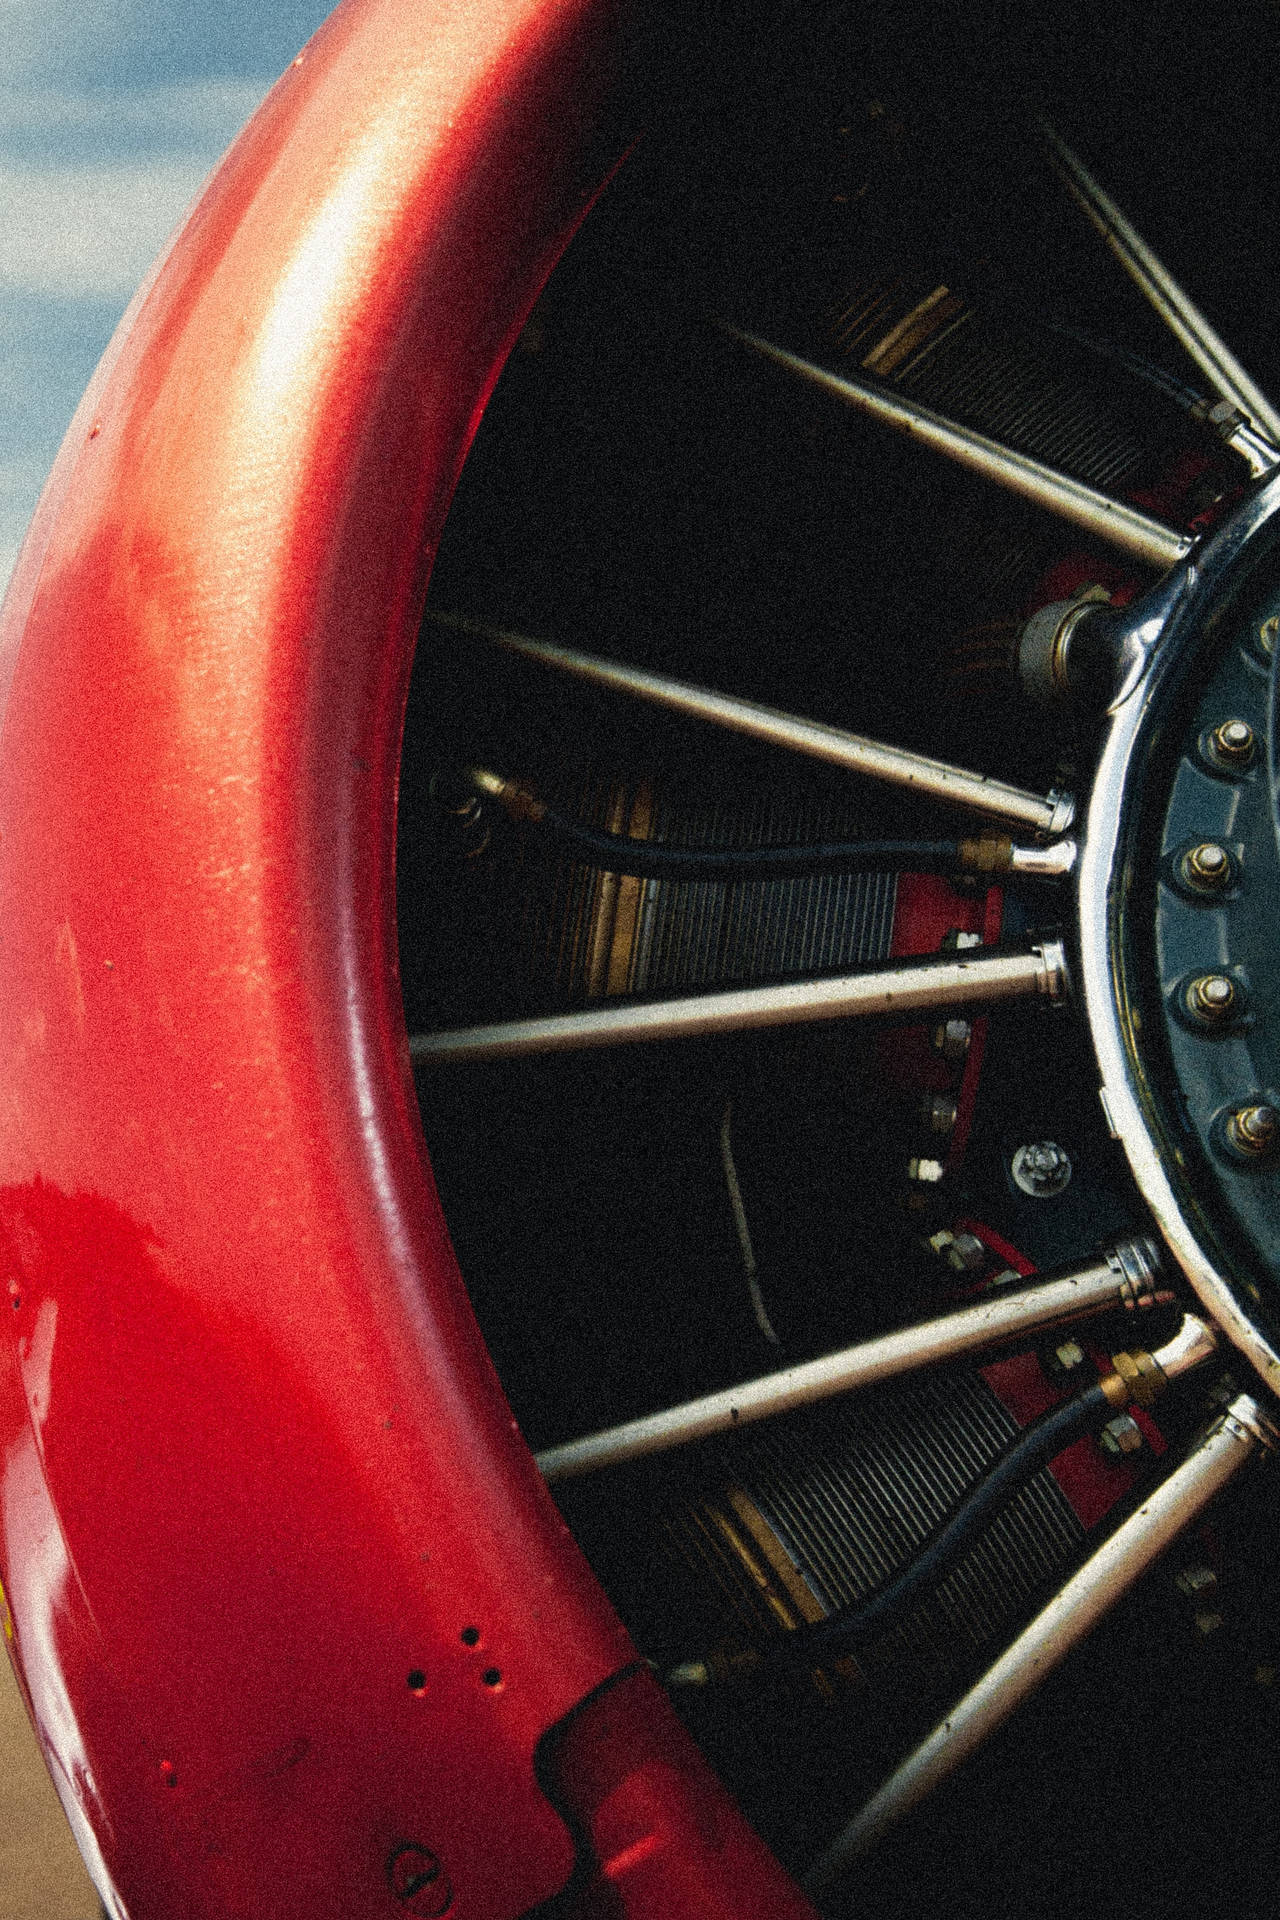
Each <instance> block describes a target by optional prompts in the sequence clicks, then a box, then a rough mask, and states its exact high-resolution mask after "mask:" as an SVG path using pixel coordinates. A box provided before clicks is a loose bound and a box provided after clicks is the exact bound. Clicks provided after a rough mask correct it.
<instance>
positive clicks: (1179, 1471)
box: [805, 1394, 1274, 1901]
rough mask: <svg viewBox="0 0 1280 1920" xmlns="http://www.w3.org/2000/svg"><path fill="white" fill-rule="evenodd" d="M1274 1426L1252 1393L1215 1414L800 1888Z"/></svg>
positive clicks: (826, 1873) (1011, 1701)
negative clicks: (1188, 1449) (1168, 1471)
mask: <svg viewBox="0 0 1280 1920" xmlns="http://www.w3.org/2000/svg"><path fill="white" fill-rule="evenodd" d="M1273 1443H1274V1442H1273V1435H1272V1432H1271V1429H1270V1426H1269V1423H1268V1422H1267V1420H1266V1418H1265V1416H1264V1415H1263V1414H1262V1411H1261V1409H1260V1408H1259V1407H1258V1405H1257V1403H1256V1402H1255V1401H1254V1400H1253V1399H1251V1397H1250V1396H1249V1395H1248V1394H1240V1395H1238V1396H1237V1398H1236V1399H1235V1400H1233V1401H1232V1402H1231V1404H1230V1406H1229V1407H1227V1408H1226V1410H1225V1411H1224V1412H1223V1413H1222V1414H1220V1415H1219V1416H1218V1418H1217V1419H1216V1420H1215V1421H1214V1422H1213V1424H1212V1425H1211V1426H1210V1427H1209V1428H1208V1430H1207V1431H1206V1432H1205V1433H1204V1434H1203V1436H1202V1437H1201V1439H1200V1440H1199V1441H1198V1442H1197V1443H1196V1445H1195V1446H1194V1447H1193V1448H1192V1450H1191V1452H1190V1453H1189V1454H1188V1455H1187V1457H1186V1459H1185V1460H1183V1461H1182V1463H1181V1464H1180V1465H1179V1466H1178V1467H1176V1468H1175V1469H1174V1471H1173V1472H1172V1473H1171V1474H1170V1475H1169V1477H1168V1478H1167V1479H1166V1480H1164V1481H1162V1482H1161V1484H1160V1485H1159V1486H1158V1487H1157V1488H1156V1489H1155V1491H1154V1492H1153V1493H1152V1494H1151V1495H1150V1497H1149V1498H1148V1499H1147V1500H1145V1501H1144V1502H1143V1504H1142V1506H1141V1507H1139V1508H1138V1510H1137V1512H1136V1513H1134V1514H1131V1515H1130V1517H1129V1518H1128V1519H1127V1520H1126V1521H1124V1522H1123V1524H1122V1525H1121V1526H1119V1527H1118V1528H1117V1529H1116V1531H1115V1533H1113V1534H1112V1535H1111V1538H1110V1539H1109V1540H1107V1541H1106V1542H1105V1543H1104V1544H1103V1545H1102V1546H1101V1547H1099V1549H1098V1551H1097V1552H1096V1553H1095V1554H1093V1555H1092V1556H1091V1557H1090V1558H1089V1559H1088V1560H1086V1562H1085V1564H1084V1565H1083V1566H1082V1567H1081V1568H1080V1570H1079V1572H1078V1573H1076V1574H1074V1575H1073V1576H1072V1578H1071V1579H1070V1580H1068V1581H1067V1583H1066V1585H1065V1586H1064V1587H1063V1588H1062V1590H1061V1592H1060V1593H1058V1594H1056V1595H1055V1596H1054V1598H1053V1599H1052V1600H1051V1601H1050V1602H1049V1604H1048V1606H1047V1607H1045V1608H1044V1609H1043V1611H1042V1612H1041V1613H1039V1614H1037V1615H1036V1617H1035V1619H1034V1620H1033V1621H1032V1622H1031V1624H1030V1625H1029V1626H1028V1627H1026V1628H1025V1629H1024V1630H1023V1632H1022V1633H1020V1634H1019V1635H1018V1637H1017V1639H1016V1640H1015V1641H1014V1642H1013V1644H1012V1645H1011V1646H1010V1647H1009V1648H1008V1649H1007V1651H1006V1652H1005V1653H1003V1654H1002V1655H1001V1656H1000V1658H999V1659H998V1660H997V1661H996V1663H995V1665H994V1666H993V1667H991V1668H989V1670H988V1671H987V1672H986V1673H985V1674H984V1675H983V1677H982V1679H981V1680H979V1681H978V1683H977V1684H976V1686H974V1687H972V1688H971V1689H970V1691H969V1692H968V1693H967V1694H966V1695H965V1696H964V1698H963V1699H962V1700H961V1701H960V1702H959V1703H958V1705H956V1706H955V1707H953V1708H952V1709H951V1711H950V1713H948V1714H947V1715H946V1717H945V1719H943V1720H941V1721H940V1722H939V1723H938V1725H937V1726H936V1727H935V1728H934V1730H933V1732H932V1733H931V1734H929V1735H928V1737H927V1738H926V1739H925V1740H924V1741H922V1742H921V1744H920V1745H919V1746H918V1747H917V1748H916V1749H915V1751H914V1753H912V1754H910V1755H909V1756H908V1758H907V1759H906V1760H904V1761H903V1763H902V1765H901V1766H900V1767H898V1769H897V1770H896V1772H894V1773H893V1774H891V1775H890V1777H889V1779H888V1780H886V1781H885V1783H884V1785H883V1786H882V1787H881V1788H880V1790H879V1791H878V1792H877V1793H876V1794H874V1795H873V1797H872V1798H871V1799H870V1800H869V1801H868V1802H867V1804H866V1806H865V1807H863V1808H862V1810H861V1812H860V1813H858V1814H856V1815H855V1816H854V1818H853V1819H852V1820H851V1821H850V1822H849V1824H848V1826H847V1827H845V1828H844V1829H843V1831H842V1832H841V1833H840V1834H839V1836H838V1837H837V1839H836V1840H835V1841H834V1842H833V1844H832V1845H831V1846H830V1847H829V1848H828V1849H827V1851H826V1852H825V1853H824V1854H823V1855H822V1856H821V1858H820V1859H819V1860H818V1861H817V1863H816V1865H815V1866H814V1867H813V1868H812V1870H811V1871H810V1873H809V1875H808V1876H807V1878H806V1881H805V1887H806V1891H807V1892H808V1893H810V1894H811V1895H812V1896H813V1898H814V1899H816V1900H819V1901H821V1900H822V1899H823V1898H824V1896H826V1895H828V1894H829V1893H831V1892H832V1891H833V1889H834V1888H835V1887H836V1886H837V1885H838V1884H839V1882H840V1881H841V1880H842V1879H843V1877H844V1875H845V1874H846V1872H847V1871H848V1869H849V1868H850V1867H851V1866H852V1864H853V1863H854V1861H855V1860H856V1859H857V1858H858V1857H859V1855H861V1854H863V1853H865V1852H866V1851H867V1850H868V1849H869V1848H870V1847H872V1846H874V1845H875V1843H876V1841H877V1840H878V1839H879V1838H880V1837H881V1835H882V1834H884V1833H885V1832H886V1831H887V1830H888V1829H889V1828H890V1827H891V1826H892V1825H893V1824H894V1822H895V1821H897V1820H899V1819H901V1817H902V1816H903V1814H905V1813H907V1812H908V1811H909V1810H910V1809H911V1808H912V1807H914V1806H915V1805H916V1804H917V1803H918V1802H919V1801H921V1800H923V1799H924V1797H925V1796H926V1794H929V1793H931V1792H932V1791H933V1789H934V1787H936V1786H937V1785H938V1784H939V1783H940V1782H941V1781H942V1780H944V1779H945V1778H946V1777H947V1775H948V1774H949V1773H951V1772H952V1771H953V1770H954V1769H955V1768H956V1767H958V1766H959V1765H960V1763H961V1761H963V1760H966V1759H967V1758H968V1757H969V1755H970V1754H971V1753H973V1752H974V1751H975V1750H976V1749H977V1748H978V1747H979V1746H981V1744H982V1742H983V1741H984V1740H986V1739H987V1738H988V1736H989V1735H990V1734H992V1733H994V1732H995V1730H996V1728H997V1727H999V1726H1000V1725H1001V1724H1002V1723H1003V1722H1004V1721H1005V1720H1006V1719H1007V1718H1008V1717H1009V1715H1010V1714H1011V1713H1012V1712H1013V1710H1014V1708H1015V1707H1017V1706H1019V1705H1020V1704H1021V1703H1022V1701H1023V1700H1025V1699H1026V1698H1027V1696H1028V1695H1029V1694H1031V1693H1032V1692H1034V1690H1035V1688H1036V1687H1037V1686H1038V1685H1039V1684H1040V1682H1041V1681H1042V1680H1043V1679H1044V1678H1045V1677H1046V1675H1047V1674H1049V1673H1051V1672H1052V1670H1053V1669H1054V1667H1056V1666H1057V1665H1058V1664H1059V1662H1060V1661H1061V1660H1063V1659H1064V1658H1065V1656H1066V1655H1067V1654H1068V1653H1069V1652H1070V1651H1071V1649H1072V1648H1073V1647H1074V1646H1076V1645H1077V1644H1078V1643H1079V1642H1080V1641H1081V1640H1083V1639H1084V1638H1085V1637H1086V1636H1087V1635H1088V1634H1089V1633H1090V1632H1091V1631H1092V1630H1093V1628H1094V1627H1095V1626H1096V1625H1097V1623H1098V1621H1099V1620H1100V1619H1101V1618H1102V1616H1103V1614H1105V1613H1106V1612H1107V1611H1108V1609H1109V1608H1111V1607H1112V1606H1114V1605H1115V1603H1116V1602H1117V1601H1118V1600H1119V1599H1120V1598H1121V1597H1122V1596H1123V1595H1124V1594H1125V1593H1126V1592H1127V1591H1128V1590H1129V1588H1130V1587H1131V1586H1132V1585H1133V1584H1134V1582H1135V1581H1136V1580H1137V1579H1139V1577H1140V1576H1141V1575H1142V1574H1143V1573H1145V1572H1146V1570H1147V1568H1148V1567H1149V1566H1150V1565H1151V1564H1152V1562H1153V1561H1154V1560H1156V1559H1157V1558H1158V1557H1159V1555H1160V1554H1161V1553H1163V1552H1164V1550H1165V1548H1166V1547H1167V1546H1168V1545H1169V1544H1170V1542H1171V1541H1173V1540H1174V1539H1175V1538H1176V1537H1177V1535H1178V1534H1179V1533H1181V1532H1182V1530H1183V1529H1184V1528H1185V1527H1187V1526H1189V1525H1190V1523H1191V1522H1192V1521H1193V1520H1194V1519H1196V1517H1197V1516H1198V1515H1199V1514H1200V1513H1201V1512H1203V1510H1204V1508H1205V1507H1206V1506H1207V1505H1208V1504H1209V1502H1210V1501H1211V1500H1212V1499H1213V1498H1214V1497H1215V1495H1217V1494H1218V1493H1220V1492H1221V1491H1222V1489H1223V1488H1224V1487H1225V1486H1226V1485H1227V1484H1228V1482H1229V1481H1231V1480H1232V1479H1234V1477H1235V1475H1236V1474H1237V1473H1238V1472H1239V1471H1240V1469H1241V1467H1243V1466H1244V1464H1245V1462H1246V1461H1247V1460H1248V1459H1249V1458H1250V1456H1251V1455H1252V1454H1253V1453H1255V1452H1256V1451H1257V1449H1258V1448H1259V1446H1263V1445H1265V1446H1270V1445H1272V1444H1273Z"/></svg>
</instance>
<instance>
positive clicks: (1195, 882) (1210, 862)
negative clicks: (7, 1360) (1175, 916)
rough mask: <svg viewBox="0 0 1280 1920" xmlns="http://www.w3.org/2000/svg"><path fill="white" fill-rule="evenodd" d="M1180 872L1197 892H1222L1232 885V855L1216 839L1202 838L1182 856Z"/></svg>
mask: <svg viewBox="0 0 1280 1920" xmlns="http://www.w3.org/2000/svg"><path fill="white" fill-rule="evenodd" d="M1180 872H1181V874H1182V878H1183V880H1184V881H1185V883H1186V885H1187V886H1189V887H1190V888H1191V889H1192V891H1193V892H1195V893H1222V892H1223V891H1224V889H1225V888H1227V887H1229V886H1230V885H1231V880H1232V863H1231V855H1230V854H1229V853H1228V852H1227V850H1226V848H1225V847H1220V846H1219V845H1218V842H1217V841H1216V840H1201V841H1200V842H1199V844H1198V845H1197V846H1194V847H1189V848H1188V849H1187V851H1186V852H1185V853H1184V854H1183V856H1182V861H1181V864H1180Z"/></svg>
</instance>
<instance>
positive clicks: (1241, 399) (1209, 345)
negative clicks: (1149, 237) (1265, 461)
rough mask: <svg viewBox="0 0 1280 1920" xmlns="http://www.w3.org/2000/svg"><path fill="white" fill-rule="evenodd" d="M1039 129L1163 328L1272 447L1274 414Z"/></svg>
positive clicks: (1086, 179)
mask: <svg viewBox="0 0 1280 1920" xmlns="http://www.w3.org/2000/svg"><path fill="white" fill-rule="evenodd" d="M1040 131H1041V133H1042V135H1043V137H1044V139H1045V142H1046V144H1047V145H1048V148H1049V152H1050V155H1051V158H1052V164H1053V166H1054V170H1055V172H1056V173H1057V174H1058V177H1059V178H1060V180H1061V181H1062V183H1063V185H1064V186H1065V187H1066V189H1067V191H1068V193H1069V194H1070V195H1071V197H1072V199H1073V200H1074V201H1075V202H1076V204H1077V206H1079V207H1080V209H1081V210H1082V212H1083V213H1084V214H1085V215H1086V217H1087V218H1088V219H1089V221H1090V222H1091V223H1092V225H1093V226H1094V227H1096V229H1097V231H1098V232H1099V233H1100V234H1101V235H1102V238H1103V239H1104V240H1105V241H1106V244H1107V246H1108V247H1109V248H1110V249H1111V252H1112V253H1113V254H1114V255H1115V257H1116V259H1117V260H1118V261H1119V262H1120V265H1121V266H1122V267H1123V268H1124V270H1125V272H1126V273H1127V274H1128V275H1129V277H1130V279H1131V280H1132V281H1133V282H1134V284H1135V285H1136V286H1137V287H1138V288H1139V289H1140V291H1141V292H1142V293H1143V294H1144V295H1145V296H1146V298H1147V299H1148V300H1149V301H1150V302H1151V305H1152V306H1153V307H1154V308H1155V310H1156V312H1157V313H1158V314H1159V316H1160V318H1161V319H1162V320H1163V321H1164V323H1165V325H1166V326H1167V327H1168V329H1169V331H1170V332H1171V333H1172V334H1174V335H1175V336H1176V338H1177V339H1178V340H1180V341H1181V343H1182V345H1183V346H1184V347H1185V348H1186V350H1187V352H1188V353H1189V354H1190V355H1191V358H1192V359H1193V360H1194V361H1195V363H1196V365H1197V366H1198V367H1199V368H1200V370H1201V372H1202V373H1203V374H1204V376H1205V378H1206V379H1207V380H1208V381H1209V382H1210V383H1211V385H1212V386H1213V388H1214V390H1215V392H1217V393H1219V394H1221V395H1222V397H1223V399H1225V400H1230V401H1231V402H1232V404H1233V405H1234V406H1237V407H1239V408H1240V410H1241V412H1242V413H1245V414H1247V416H1248V418H1249V419H1250V420H1251V421H1252V423H1253V425H1254V426H1255V427H1261V428H1262V430H1263V432H1264V433H1266V434H1267V435H1268V436H1269V438H1270V439H1271V441H1272V442H1273V446H1274V447H1276V448H1280V413H1278V412H1277V411H1276V409H1275V407H1273V406H1272V404H1271V402H1270V401H1269V400H1268V399H1267V396H1266V395H1265V394H1264V393H1263V392H1262V390H1261V389H1260V388H1259V387H1258V386H1256V385H1255V384H1254V382H1253V381H1252V380H1251V379H1250V377H1249V375H1248V374H1247V373H1246V372H1245V370H1244V368H1243V367H1242V366H1241V365H1240V362H1239V361H1238V360H1237V359H1236V357H1235V355H1234V354H1233V353H1232V351H1231V349H1230V348H1229V347H1228V346H1227V344H1226V342H1225V341H1224V340H1222V339H1221V338H1220V337H1219V336H1218V334H1217V333H1216V332H1215V330H1214V328H1213V327H1211V326H1210V324H1209V322H1208V321H1207V320H1206V319H1205V317H1204V315H1203V314H1202V313H1201V312H1200V310H1199V308H1198V307H1196V305H1195V304H1194V302H1193V301H1192V300H1190V299H1188V297H1187V295H1186V293H1185V292H1184V290H1183V289H1182V288H1181V287H1180V286H1179V285H1178V283H1177V281H1176V280H1175V279H1174V278H1173V275H1172V274H1171V273H1170V272H1169V270H1168V268H1167V267H1165V265H1164V263H1163V262H1162V261H1161V260H1160V259H1159V258H1158V257H1157V256H1156V255H1155V254H1154V253H1153V252H1152V251H1151V248H1150V247H1149V246H1148V245H1147V243H1146V241H1145V240H1144V239H1143V238H1142V236H1141V234H1140V233H1139V232H1138V231H1137V229H1136V228H1135V227H1134V226H1133V225H1132V223H1131V222H1130V221H1129V220H1127V219H1126V218H1125V216H1124V214H1123V213H1121V211H1120V209H1119V207H1118V206H1117V205H1116V203H1115V201H1114V200H1113V199H1112V198H1111V196H1110V195H1109V194H1108V193H1107V192H1106V191H1105V190H1104V189H1103V188H1102V187H1101V186H1100V185H1099V183H1098V182H1097V181H1096V180H1095V179H1094V177H1093V175H1092V174H1091V173H1090V172H1089V169H1088V168H1087V167H1086V166H1085V164H1084V162H1083V161H1082V160H1081V159H1080V158H1079V156H1078V155H1076V154H1074V153H1073V152H1072V151H1071V148H1070V147H1069V146H1068V145H1067V144H1066V142H1065V141H1064V140H1063V139H1062V138H1061V137H1060V135H1059V134H1058V132H1057V130H1056V129H1055V128H1054V127H1053V126H1051V125H1050V123H1049V122H1048V121H1047V120H1044V119H1042V120H1041V121H1040ZM1246 457H1247V456H1246ZM1277 457H1280V456H1277V455H1276V454H1275V453H1274V451H1273V454H1272V461H1271V464H1272V465H1273V466H1274V465H1275V462H1276V458H1277Z"/></svg>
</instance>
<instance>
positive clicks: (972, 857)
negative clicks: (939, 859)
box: [960, 837, 1013, 873]
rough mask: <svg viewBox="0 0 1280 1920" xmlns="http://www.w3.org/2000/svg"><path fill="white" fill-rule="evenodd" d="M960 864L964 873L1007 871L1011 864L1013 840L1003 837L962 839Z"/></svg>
mask: <svg viewBox="0 0 1280 1920" xmlns="http://www.w3.org/2000/svg"><path fill="white" fill-rule="evenodd" d="M960 865H961V867H962V868H963V869H964V871H965V872H966V873H1008V871H1009V869H1010V867H1011V866H1012V865H1013V842H1012V840H1008V839H1005V838H1003V837H993V838H990V839H983V840H962V841H961V842H960Z"/></svg>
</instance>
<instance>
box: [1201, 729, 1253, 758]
mask: <svg viewBox="0 0 1280 1920" xmlns="http://www.w3.org/2000/svg"><path fill="white" fill-rule="evenodd" d="M1256 747H1257V741H1256V739H1255V738H1254V732H1253V728H1252V727H1251V726H1250V725H1249V723H1248V721H1247V720H1224V721H1223V722H1222V723H1221V725H1220V726H1216V727H1215V728H1214V729H1213V732H1212V733H1211V734H1210V735H1209V749H1210V752H1211V753H1212V755H1213V758H1214V759H1215V760H1220V761H1221V762H1222V763H1223V765H1225V766H1230V767H1247V766H1248V765H1249V762H1250V761H1251V760H1252V759H1253V756H1254V751H1255V749H1256Z"/></svg>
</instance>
